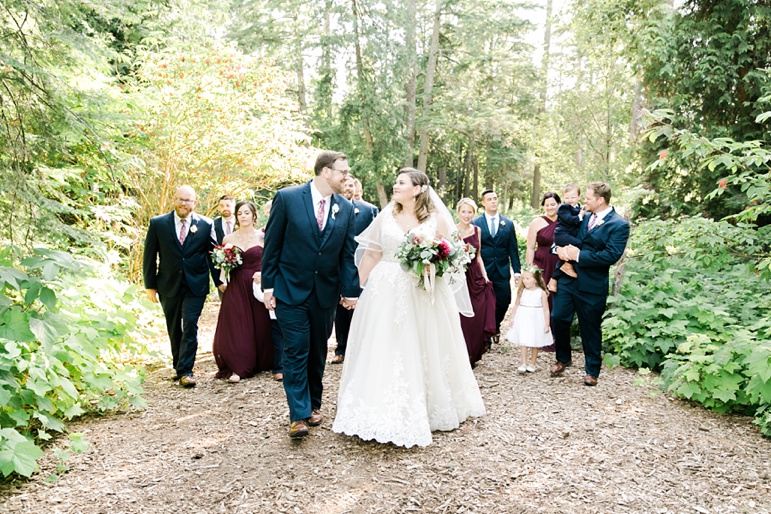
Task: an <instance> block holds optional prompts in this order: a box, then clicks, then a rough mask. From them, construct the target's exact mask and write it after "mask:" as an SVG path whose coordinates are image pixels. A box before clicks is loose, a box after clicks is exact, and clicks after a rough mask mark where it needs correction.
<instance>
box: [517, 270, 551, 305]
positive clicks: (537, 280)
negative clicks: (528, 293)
mask: <svg viewBox="0 0 771 514" xmlns="http://www.w3.org/2000/svg"><path fill="white" fill-rule="evenodd" d="M522 271H527V272H528V273H532V274H533V277H534V278H535V285H536V286H538V287H539V288H541V289H542V290H543V291H544V292H545V293H546V296H549V290H548V289H546V284H545V283H544V281H543V276H542V275H541V268H539V267H538V266H534V265H533V264H525V265H524V266H522ZM524 290H525V282H524V281H523V280H522V279H521V278H520V280H519V287H517V298H519V297H521V296H522V291H524Z"/></svg>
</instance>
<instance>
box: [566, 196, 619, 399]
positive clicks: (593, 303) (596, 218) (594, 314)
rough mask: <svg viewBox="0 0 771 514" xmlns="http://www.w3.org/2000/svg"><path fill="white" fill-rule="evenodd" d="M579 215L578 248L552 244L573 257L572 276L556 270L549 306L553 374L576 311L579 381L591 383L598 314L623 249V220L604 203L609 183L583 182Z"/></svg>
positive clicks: (597, 360)
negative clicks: (554, 352) (581, 360)
mask: <svg viewBox="0 0 771 514" xmlns="http://www.w3.org/2000/svg"><path fill="white" fill-rule="evenodd" d="M584 200H585V204H584V207H585V209H586V211H587V212H591V213H592V215H591V216H584V221H583V222H582V223H581V227H580V229H579V230H578V236H577V238H578V239H579V240H581V241H582V242H583V244H582V246H581V249H578V248H577V247H575V246H573V245H569V246H565V247H560V248H558V249H557V253H558V254H559V257H560V259H562V260H563V261H573V266H574V268H575V270H576V272H577V273H578V278H572V277H569V276H567V275H560V276H559V277H558V278H557V293H556V294H555V296H554V303H553V307H552V311H551V329H552V333H553V334H554V343H555V346H556V349H557V355H556V357H557V362H556V363H555V364H554V366H553V367H552V368H551V374H552V375H553V376H557V375H561V374H562V373H563V372H564V371H565V368H566V367H567V366H569V365H570V363H571V362H572V359H571V357H570V324H571V323H572V322H573V314H574V313H577V314H578V325H579V328H580V329H581V343H582V345H583V349H584V356H585V357H586V365H585V367H584V370H585V371H586V376H585V377H584V384H585V385H588V386H595V385H597V378H598V377H599V376H600V366H601V365H602V315H603V314H604V313H605V305H606V301H607V298H608V286H609V281H608V272H609V270H610V267H611V266H612V265H613V264H615V263H616V262H617V261H618V260H619V259H620V258H621V256H622V255H623V254H624V250H625V249H626V242H627V240H628V239H629V222H627V221H626V220H625V219H624V218H623V217H621V216H620V215H619V214H618V213H616V210H615V209H614V208H613V207H612V206H611V205H610V186H609V185H608V184H606V183H604V182H592V183H591V184H589V185H588V186H587V191H586V196H585V199H584Z"/></svg>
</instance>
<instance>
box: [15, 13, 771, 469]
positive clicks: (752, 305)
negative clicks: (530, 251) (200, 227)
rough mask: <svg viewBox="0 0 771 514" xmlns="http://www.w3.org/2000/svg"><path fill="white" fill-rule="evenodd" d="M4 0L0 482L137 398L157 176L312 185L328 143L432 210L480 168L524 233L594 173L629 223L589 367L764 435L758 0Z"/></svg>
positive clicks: (147, 330) (370, 182) (469, 189)
mask: <svg viewBox="0 0 771 514" xmlns="http://www.w3.org/2000/svg"><path fill="white" fill-rule="evenodd" d="M1 9H2V10H1V11H0V31H2V32H1V33H2V35H1V36H0V219H1V220H2V221H1V222H0V223H1V225H0V227H1V229H0V288H2V294H0V470H1V471H2V473H3V475H4V476H9V475H13V474H21V475H25V476H29V475H30V474H31V473H33V472H34V470H35V468H36V459H37V458H39V457H40V456H41V455H42V450H41V446H43V445H45V442H46V441H47V440H49V439H51V438H52V436H53V435H54V434H55V433H60V432H61V433H64V432H66V425H65V422H66V420H68V419H72V418H74V417H77V416H81V415H83V414H85V413H88V412H109V411H111V410H114V409H125V408H141V406H142V405H143V401H142V398H141V382H142V378H143V376H144V373H145V371H144V370H145V365H146V364H148V363H150V362H152V361H153V360H154V359H155V356H153V355H150V354H148V352H147V350H146V347H145V344H144V342H145V341H146V340H147V338H148V337H153V336H155V335H157V334H158V329H159V328H158V327H160V325H159V324H158V323H157V321H158V320H157V313H156V311H153V310H152V309H150V308H149V305H148V304H147V303H146V301H145V300H143V299H142V297H143V295H142V294H141V284H140V279H139V262H140V257H141V252H142V243H143V236H144V231H145V228H146V226H147V223H148V220H149V219H150V218H151V217H152V216H155V215H157V214H159V213H163V212H167V211H169V210H170V209H171V199H172V195H173V191H174V189H175V188H176V186H178V185H179V184H182V183H189V184H191V185H193V186H194V187H195V188H196V190H197V192H198V198H199V209H198V210H199V211H200V212H202V213H203V214H207V215H213V214H214V213H215V209H216V205H217V199H218V198H219V196H220V195H222V194H223V193H225V192H227V193H231V194H234V195H235V196H237V197H238V198H253V199H255V200H257V201H258V202H263V201H265V200H267V199H268V198H270V196H271V195H272V193H273V192H274V191H275V190H276V189H278V188H280V187H283V186H286V185H289V184H295V183H299V182H303V181H306V180H308V179H309V178H310V177H311V175H312V172H311V171H310V165H309V163H310V162H312V159H313V156H314V154H315V152H316V150H317V149H318V148H324V149H334V150H339V151H342V152H345V153H346V154H347V155H348V156H349V159H350V162H351V165H352V172H353V174H354V175H355V176H356V177H358V178H360V179H361V180H362V181H363V183H364V185H365V199H368V200H370V201H371V202H373V203H376V204H378V205H383V204H384V203H385V202H387V201H388V192H389V191H390V184H391V183H392V181H393V180H394V178H395V174H396V171H397V170H398V168H399V167H401V166H415V167H417V168H419V169H421V170H424V171H426V173H427V174H428V175H429V176H430V177H431V179H432V181H433V183H434V184H435V185H436V187H437V189H438V191H439V192H440V193H441V195H442V196H443V198H444V199H445V201H446V202H447V204H448V205H450V206H452V205H454V204H455V202H456V201H457V200H458V199H459V198H461V197H464V196H470V197H472V198H475V199H477V198H478V195H479V193H480V192H481V191H482V190H483V189H487V188H493V189H495V190H496V191H497V192H498V194H499V196H500V198H501V199H502V205H504V206H505V210H506V212H507V213H508V214H509V215H510V216H511V217H512V218H514V219H515V220H516V222H517V226H518V231H519V236H520V239H521V241H520V242H521V245H520V246H521V249H522V251H523V252H524V235H525V230H526V227H527V225H528V224H529V222H530V220H532V219H533V217H535V216H537V215H538V210H539V208H540V198H541V196H542V194H543V192H544V191H547V190H554V191H557V192H559V193H561V188H562V186H563V185H564V184H565V183H567V182H578V183H580V184H585V183H587V182H589V181H594V180H602V181H606V182H609V183H610V184H611V185H612V188H613V204H614V205H615V206H616V207H617V209H619V211H621V212H622V213H623V214H624V215H625V216H627V217H628V218H630V220H632V222H633V231H632V239H631V240H630V244H629V248H628V251H627V255H626V257H625V258H624V259H623V260H622V262H621V264H620V266H619V267H618V269H617V272H616V281H615V284H614V286H613V295H612V296H611V298H610V300H611V302H610V308H609V310H608V313H607V316H606V320H605V324H604V327H605V333H606V359H605V360H606V364H607V365H609V366H613V365H618V364H623V365H626V366H633V367H638V368H641V369H645V370H651V371H655V372H657V373H660V374H659V375H657V376H658V378H657V381H658V383H659V384H660V385H661V387H662V388H664V389H666V390H668V391H670V392H671V393H672V394H676V395H679V396H681V397H684V398H688V399H691V400H694V401H697V402H700V403H702V404H703V405H704V406H706V407H708V408H710V409H714V410H718V411H720V412H737V413H740V414H746V415H751V416H754V417H755V421H756V423H757V424H758V425H759V427H760V430H762V431H763V433H764V434H766V435H771V410H770V409H769V405H770V404H771V320H769V317H768V312H769V311H771V299H770V298H771V294H769V293H771V291H769V289H770V288H769V278H771V255H770V254H771V244H770V241H771V238H770V237H769V232H771V229H769V228H768V227H769V221H771V203H770V202H769V193H770V192H771V175H770V173H769V162H771V153H770V152H769V151H768V143H769V139H771V133H770V132H769V130H768V121H767V120H768V118H770V117H771V81H769V71H771V70H770V68H769V67H770V66H771V6H769V5H768V4H767V3H766V2H761V1H758V0H690V1H678V2H675V3H673V2H672V1H668V0H642V1H638V0H635V1H631V0H572V1H564V2H562V3H560V4H558V5H556V8H555V5H554V4H553V0H543V1H541V2H531V3H528V2H518V1H512V0H494V1H486V0H432V1H420V0H381V1H378V2H372V1H369V0H319V1H300V0H282V1H280V2H279V1H276V0H231V1H224V2H223V1H216V2H215V1H211V0H137V1H134V2H119V1H117V0H103V1H101V2H90V1H86V0H56V1H54V0H42V1H41V0H35V1H31V0H3V2H2V8H1ZM533 19H542V20H545V22H544V23H542V24H537V25H536V24H534V23H533V22H532V21H530V20H533ZM534 34H535V39H534V36H533V35H534ZM533 41H537V43H535V44H534V43H533ZM161 331H162V329H161ZM69 437H70V439H71V443H72V444H71V450H72V451H79V449H82V448H83V441H82V438H81V436H80V435H79V434H70V435H69ZM62 458H63V459H64V458H66V455H62Z"/></svg>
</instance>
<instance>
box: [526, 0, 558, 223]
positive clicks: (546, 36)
mask: <svg viewBox="0 0 771 514" xmlns="http://www.w3.org/2000/svg"><path fill="white" fill-rule="evenodd" d="M552 3H553V0H546V23H545V24H544V28H543V59H542V61H541V98H540V103H539V105H538V113H537V116H536V120H537V121H536V123H538V125H540V126H541V129H542V130H543V121H542V119H541V118H542V117H543V115H544V113H545V112H546V98H547V95H548V93H549V51H550V47H551V14H552ZM540 204H541V156H540V155H539V154H536V156H535V165H534V166H533V195H532V196H531V197H530V206H531V207H533V209H537V208H538V206H539V205H540Z"/></svg>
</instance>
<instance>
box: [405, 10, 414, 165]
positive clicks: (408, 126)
mask: <svg viewBox="0 0 771 514" xmlns="http://www.w3.org/2000/svg"><path fill="white" fill-rule="evenodd" d="M415 2H416V0H407V13H406V20H405V27H406V28H405V31H406V33H405V47H406V52H407V66H408V67H409V69H408V70H407V74H408V75H407V84H406V85H405V87H404V93H405V98H404V140H405V142H406V143H407V155H406V156H405V157H404V165H405V166H409V167H412V166H413V164H414V153H415V110H416V109H415V102H416V100H415V87H416V86H415V82H416V75H417V55H416V53H417V52H416V49H415V32H416V30H417V29H416V27H417V20H416V17H417V6H416V4H415Z"/></svg>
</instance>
